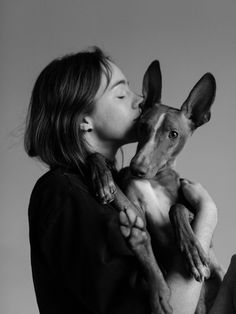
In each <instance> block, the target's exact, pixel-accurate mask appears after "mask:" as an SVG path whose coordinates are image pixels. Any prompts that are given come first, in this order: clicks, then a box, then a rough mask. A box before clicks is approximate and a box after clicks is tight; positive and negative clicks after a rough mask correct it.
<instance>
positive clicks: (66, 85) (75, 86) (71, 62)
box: [24, 47, 111, 173]
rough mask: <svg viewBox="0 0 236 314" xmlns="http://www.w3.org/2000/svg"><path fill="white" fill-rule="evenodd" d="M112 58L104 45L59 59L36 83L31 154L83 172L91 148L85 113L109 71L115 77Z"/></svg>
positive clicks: (29, 125)
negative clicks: (83, 124) (83, 123)
mask: <svg viewBox="0 0 236 314" xmlns="http://www.w3.org/2000/svg"><path fill="white" fill-rule="evenodd" d="M109 61H110V58H109V57H108V56H106V55H105V54H104V53H103V51H102V50H101V49H99V48H98V47H93V48H92V50H87V51H82V52H79V53H76V54H70V55H66V56H64V57H62V58H59V59H55V60H54V61H52V62H51V63H50V64H48V65H47V66H46V67H45V69H44V70H43V71H42V72H41V73H40V75H39V77H38V78H37V80H36V83H35V85H34V88H33V91H32V96H31V100H30V105H29V109H28V114H27V120H26V131H25V138H24V145H25V150H26V152H27V154H28V155H29V156H31V157H37V158H39V159H40V160H41V161H43V162H44V163H46V164H47V165H48V166H49V167H50V168H54V167H58V166H62V167H66V168H74V169H78V170H80V172H82V173H83V169H84V166H85V164H86V157H87V151H86V149H85V143H84V140H83V136H82V133H81V130H80V127H79V124H80V122H81V116H82V114H84V113H89V112H91V110H92V109H93V101H94V97H95V95H96V92H97V90H98V88H99V86H100V82H101V75H102V73H105V75H106V78H107V84H109V81H110V78H111V68H110V64H109Z"/></svg>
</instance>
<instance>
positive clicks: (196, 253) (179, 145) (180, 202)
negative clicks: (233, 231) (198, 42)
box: [90, 60, 223, 314]
mask: <svg viewBox="0 0 236 314" xmlns="http://www.w3.org/2000/svg"><path fill="white" fill-rule="evenodd" d="M161 92H162V75H161V70H160V64H159V62H158V61H156V60H155V61H153V62H152V63H151V65H150V66H149V67H148V69H147V71H146V73H145V75H144V78H143V96H144V102H143V113H142V115H141V117H140V119H139V122H138V135H139V136H138V137H139V141H138V146H137V151H136V154H135V156H134V157H133V159H132V160H131V163H130V167H127V168H125V169H122V170H121V172H120V178H121V180H120V185H121V187H122V191H123V192H124V193H125V195H124V194H123V192H122V191H121V189H120V188H119V187H118V186H117V185H116V184H115V183H114V181H113V178H112V174H111V171H110V169H109V165H108V164H107V162H106V160H105V158H104V157H103V156H101V155H99V154H92V155H91V158H90V166H91V177H92V181H93V184H94V190H95V191H96V193H97V194H98V195H99V196H100V198H102V200H103V201H104V200H105V201H106V202H107V201H108V202H109V201H111V200H112V201H113V204H114V205H115V206H116V207H117V209H118V210H119V211H121V212H124V211H126V210H127V209H128V208H129V207H131V208H132V209H133V211H134V212H135V213H136V215H137V216H136V217H140V218H141V220H140V221H143V224H144V225H143V226H142V222H141V223H140V221H139V223H138V224H139V225H140V226H141V228H142V227H143V228H144V230H145V228H146V227H147V230H148V231H149V233H150V235H151V239H152V247H151V248H150V245H151V244H150V243H149V244H148V247H145V250H146V251H145V252H146V253H147V252H148V253H147V254H151V256H152V252H151V250H153V251H154V252H153V254H154V256H155V259H156V261H157V266H158V267H157V268H156V270H155V271H156V275H155V276H154V277H155V278H156V281H158V289H159V291H158V293H157V292H155V293H154V292H151V294H152V295H153V300H152V301H151V304H152V310H153V313H163V312H164V313H171V310H170V306H169V304H168V300H169V296H170V293H169V290H168V287H167V285H166V283H165V279H164V274H165V272H166V271H168V268H169V261H171V259H172V255H171V252H173V247H176V242H177V245H178V247H179V248H180V249H181V251H182V252H183V254H184V255H185V258H186V261H187V264H188V266H189V267H188V268H189V271H190V273H191V274H192V275H193V276H194V278H195V279H196V280H198V281H202V280H205V279H206V280H205V282H204V284H203V288H202V293H201V297H200V300H199V303H198V306H197V309H196V312H195V313H198V314H200V313H201V314H205V313H207V312H208V311H209V309H210V307H211V305H212V303H213V300H214V298H215V296H216V294H217V291H218V289H219V286H220V283H221V281H222V277H223V271H222V269H221V267H220V265H219V264H218V262H217V259H216V257H215V255H214V253H213V250H212V248H211V249H210V256H209V259H208V256H207V255H206V254H205V252H204V250H203V249H202V247H201V245H200V243H199V242H198V240H197V238H196V237H195V235H194V233H193V231H192V228H191V222H192V220H193V219H194V214H195V213H194V209H192V208H191V206H190V205H189V204H187V203H186V201H185V200H184V198H183V195H181V192H180V177H179V174H178V173H177V172H176V171H175V160H176V157H177V155H178V154H179V153H180V151H181V150H182V149H183V147H184V145H185V143H186V141H187V139H188V138H189V137H190V135H192V133H193V132H194V131H195V130H196V129H197V128H198V127H200V126H201V125H203V124H205V123H207V122H208V121H209V120H210V117H211V111H210V109H211V106H212V104H213V102H214V98H215V92H216V82H215V78H214V76H213V75H212V74H210V73H206V74H205V75H204V76H203V77H202V78H201V79H200V80H199V81H198V82H197V84H196V85H195V86H194V87H193V89H192V90H191V92H190V94H189V96H188V97H187V99H186V101H185V102H184V103H183V105H182V106H181V109H176V108H172V107H169V106H166V105H164V104H162V103H161ZM115 191H116V193H115ZM173 205H175V206H173ZM121 217H122V214H121ZM123 219H125V218H124V217H123ZM133 222H134V221H133ZM136 222H137V221H136ZM136 222H135V223H136ZM146 240H149V239H146ZM149 242H150V240H149ZM132 249H134V250H135V243H134V245H133V246H132ZM150 252H151V253H150ZM136 253H137V254H136V255H137V256H138V258H139V259H140V261H141V262H142V263H143V264H145V265H146V263H147V261H146V260H143V258H141V256H140V254H139V252H136ZM142 254H143V251H142ZM144 268H145V267H144ZM209 271H210V274H209ZM154 277H153V278H154ZM208 277H209V278H208ZM153 278H150V280H149V281H148V282H149V284H150V285H151V286H152V285H153V283H152V281H153ZM154 295H155V297H154ZM155 298H156V299H157V300H154V299H155Z"/></svg>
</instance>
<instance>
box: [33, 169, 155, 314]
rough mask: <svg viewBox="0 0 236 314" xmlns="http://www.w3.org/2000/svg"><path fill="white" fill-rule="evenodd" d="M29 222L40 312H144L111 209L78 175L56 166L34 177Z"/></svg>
mask: <svg viewBox="0 0 236 314" xmlns="http://www.w3.org/2000/svg"><path fill="white" fill-rule="evenodd" d="M29 227H30V245H31V264H32V273H33V281H34V286H35V292H36V297H37V302H38V306H39V310H40V313H43V314H62V313H63V314H67V313H68V314H74V313H82V314H88V313H91V314H92V313H99V314H118V313H119V314H126V313H127V314H128V313H129V314H132V313H133V314H148V313H150V309H149V305H148V297H147V293H146V292H145V291H146V290H145V288H144V284H143V278H142V275H141V271H140V269H139V265H138V263H137V261H136V258H135V257H134V256H133V254H132V252H131V251H130V250H129V248H128V247H127V245H126V243H125V240H124V239H123V237H122V235H121V233H120V229H119V223H118V213H117V211H116V210H115V209H114V208H113V207H112V206H111V205H101V204H99V203H98V201H97V200H96V199H95V198H94V197H93V196H92V194H91V193H90V192H89V189H88V187H87V185H86V184H85V182H84V181H83V180H82V179H81V177H80V176H79V175H76V174H74V173H71V172H68V171H64V170H63V169H56V170H51V171H48V172H47V173H46V174H45V175H43V176H42V177H41V178H40V179H39V180H38V182H37V183H36V185H35V187H34V189H33V192H32V195H31V198H30V204H29Z"/></svg>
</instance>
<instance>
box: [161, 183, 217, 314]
mask: <svg viewBox="0 0 236 314" xmlns="http://www.w3.org/2000/svg"><path fill="white" fill-rule="evenodd" d="M182 191H183V194H184V196H185V198H186V200H187V201H188V202H189V203H190V204H191V206H192V207H193V208H194V209H195V210H196V216H195V219H194V222H193V224H192V227H193V231H194V233H195V235H196V237H197V239H198V240H199V242H200V243H201V245H202V248H203V249H204V250H205V252H207V253H208V251H209V248H210V244H211V240H212V236H213V232H214V230H215V227H216V223H217V209H216V206H215V204H214V202H213V200H212V199H211V197H210V196H209V194H208V193H207V191H206V190H205V189H204V188H203V187H202V186H201V185H200V184H198V183H191V182H189V181H187V180H182ZM167 282H168V285H169V287H170V290H171V298H170V304H171V306H172V308H173V310H174V313H175V314H178V313H181V314H185V313H186V314H191V313H194V311H195V309H196V306H197V303H198V300H199V297H200V292H201V288H202V282H197V281H196V280H195V279H194V278H193V277H192V276H189V274H188V273H187V271H186V269H185V266H184V260H183V257H182V256H181V254H178V253H177V254H176V259H175V261H174V263H173V269H172V271H171V272H170V273H169V274H168V276H167Z"/></svg>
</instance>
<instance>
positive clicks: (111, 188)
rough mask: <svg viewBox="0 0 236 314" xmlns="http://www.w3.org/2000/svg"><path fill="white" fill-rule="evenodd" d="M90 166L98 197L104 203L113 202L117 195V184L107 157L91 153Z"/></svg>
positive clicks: (93, 184)
mask: <svg viewBox="0 0 236 314" xmlns="http://www.w3.org/2000/svg"><path fill="white" fill-rule="evenodd" d="M89 167H90V173H91V180H92V187H93V190H94V193H95V195H96V197H97V198H98V199H99V201H100V202H101V203H103V204H107V203H110V202H112V201H113V200H114V197H115V193H116V186H115V183H114V181H113V177H112V173H111V171H110V169H109V167H108V166H107V163H106V159H105V157H104V156H102V155H101V154H98V153H94V154H91V155H90V156H89Z"/></svg>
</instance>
